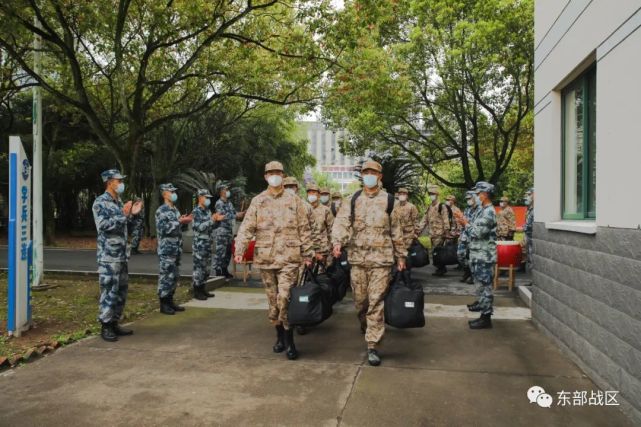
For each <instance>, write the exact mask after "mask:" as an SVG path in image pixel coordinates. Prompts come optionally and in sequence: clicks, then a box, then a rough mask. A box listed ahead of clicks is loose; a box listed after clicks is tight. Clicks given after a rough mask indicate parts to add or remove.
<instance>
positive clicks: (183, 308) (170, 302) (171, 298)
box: [169, 294, 185, 311]
mask: <svg viewBox="0 0 641 427" xmlns="http://www.w3.org/2000/svg"><path fill="white" fill-rule="evenodd" d="M169 305H170V306H171V308H173V309H174V311H185V307H181V306H179V305H178V304H176V303H175V302H174V294H171V295H169Z"/></svg>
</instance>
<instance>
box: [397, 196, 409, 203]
mask: <svg viewBox="0 0 641 427" xmlns="http://www.w3.org/2000/svg"><path fill="white" fill-rule="evenodd" d="M398 200H399V201H400V202H405V201H407V196H406V195H405V194H401V195H400V196H398Z"/></svg>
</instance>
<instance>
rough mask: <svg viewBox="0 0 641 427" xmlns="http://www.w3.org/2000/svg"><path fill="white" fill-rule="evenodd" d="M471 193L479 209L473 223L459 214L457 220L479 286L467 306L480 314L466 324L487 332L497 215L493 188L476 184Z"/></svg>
mask: <svg viewBox="0 0 641 427" xmlns="http://www.w3.org/2000/svg"><path fill="white" fill-rule="evenodd" d="M474 192H475V193H476V197H477V200H476V202H477V204H478V206H479V207H480V208H479V211H478V213H477V214H476V216H475V218H474V220H473V221H472V222H470V221H468V220H467V219H466V218H465V217H464V216H463V215H462V214H461V213H459V214H458V215H457V217H456V220H457V221H458V222H459V223H460V224H461V225H462V226H464V227H465V231H466V233H467V234H468V236H469V238H470V267H471V269H472V274H473V275H474V280H475V281H476V282H477V283H478V288H477V295H478V300H477V301H475V302H474V303H472V304H469V305H468V306H467V307H468V310H470V311H477V312H478V311H480V312H481V317H480V318H478V319H475V320H470V321H469V322H468V323H469V326H470V329H487V328H491V327H492V312H493V308H492V303H493V302H494V295H493V294H492V282H493V279H494V267H495V265H496V212H495V210H494V206H493V205H492V199H491V197H492V194H493V193H494V185H492V184H490V183H488V182H485V181H479V182H477V183H476V185H475V186H474Z"/></svg>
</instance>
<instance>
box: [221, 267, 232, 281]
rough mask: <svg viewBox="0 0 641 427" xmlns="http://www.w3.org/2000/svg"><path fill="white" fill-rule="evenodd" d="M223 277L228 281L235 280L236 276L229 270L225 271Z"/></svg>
mask: <svg viewBox="0 0 641 427" xmlns="http://www.w3.org/2000/svg"><path fill="white" fill-rule="evenodd" d="M223 275H224V276H225V278H226V279H233V278H234V275H233V274H231V273H230V272H229V270H228V269H225V270H223Z"/></svg>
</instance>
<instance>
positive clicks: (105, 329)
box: [100, 322, 118, 342]
mask: <svg viewBox="0 0 641 427" xmlns="http://www.w3.org/2000/svg"><path fill="white" fill-rule="evenodd" d="M100 324H101V325H102V327H101V328H100V336H101V337H102V339H103V340H105V341H109V342H114V341H118V336H117V335H116V333H115V332H114V330H113V327H112V326H111V322H100Z"/></svg>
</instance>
